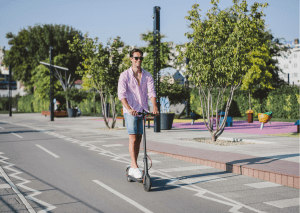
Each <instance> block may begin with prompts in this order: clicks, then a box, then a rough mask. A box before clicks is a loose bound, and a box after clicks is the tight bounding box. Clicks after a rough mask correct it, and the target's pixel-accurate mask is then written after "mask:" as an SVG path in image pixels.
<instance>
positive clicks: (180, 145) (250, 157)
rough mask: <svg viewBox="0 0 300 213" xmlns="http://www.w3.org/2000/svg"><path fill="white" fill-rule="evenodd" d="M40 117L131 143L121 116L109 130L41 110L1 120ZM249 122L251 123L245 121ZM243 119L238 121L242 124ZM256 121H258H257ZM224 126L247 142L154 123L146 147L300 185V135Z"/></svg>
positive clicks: (94, 122) (228, 135)
mask: <svg viewBox="0 0 300 213" xmlns="http://www.w3.org/2000/svg"><path fill="white" fill-rule="evenodd" d="M31 119H34V120H38V121H39V122H43V123H44V124H48V125H49V126H52V125H55V124H58V125H62V126H64V127H68V128H73V129H78V130H80V131H84V132H93V133H99V134H103V133H104V132H105V134H109V135H111V136H117V138H116V137H114V138H115V139H112V140H110V142H112V143H122V144H124V145H128V135H127V131H126V129H125V128H123V127H122V126H123V123H122V121H121V120H118V121H117V124H116V126H117V127H118V130H115V131H107V130H106V129H105V124H104V121H102V120H101V118H99V117H77V118H55V121H54V122H50V118H49V117H44V116H42V115H41V114H39V113H30V114H13V116H12V117H9V116H8V115H0V121H3V120H4V121H10V122H13V123H15V122H17V121H18V120H26V121H28V122H30V120H31ZM245 124H246V125H249V124H247V123H245ZM241 125H243V122H240V123H239V126H241ZM255 125H257V124H255ZM229 130H230V127H228V128H225V131H224V132H223V134H222V135H221V137H220V139H230V140H233V139H235V140H237V139H238V140H239V141H240V140H242V141H244V142H251V143H247V144H246V145H234V146H219V145H214V144H206V143H200V142H196V141H193V140H192V139H193V138H209V137H210V133H209V132H208V131H206V130H203V129H196V128H193V129H192V128H173V129H171V130H162V131H161V132H160V133H155V132H154V131H153V127H152V128H150V129H147V128H146V134H147V150H149V151H152V152H155V153H159V154H164V155H167V156H169V157H173V158H177V159H181V160H185V161H189V162H193V163H198V164H202V165H206V166H210V167H214V168H218V169H221V170H224V171H227V172H232V173H237V174H242V175H246V176H250V177H255V178H259V179H262V180H266V181H270V182H274V183H278V184H282V185H286V186H289V187H294V188H297V189H300V186H299V185H300V184H299V182H300V178H299V176H300V172H299V159H300V158H299V153H300V152H299V138H297V137H277V136H268V135H260V134H247V133H240V132H239V133H237V132H230V131H229Z"/></svg>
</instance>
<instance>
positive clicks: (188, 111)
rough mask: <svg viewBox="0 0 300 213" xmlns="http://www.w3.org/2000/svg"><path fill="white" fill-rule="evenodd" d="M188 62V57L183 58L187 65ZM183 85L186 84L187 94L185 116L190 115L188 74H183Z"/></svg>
mask: <svg viewBox="0 0 300 213" xmlns="http://www.w3.org/2000/svg"><path fill="white" fill-rule="evenodd" d="M189 62H190V59H189V58H186V59H185V63H186V65H188V64H189ZM185 85H186V89H187V91H188V93H189V94H188V96H187V100H186V117H189V116H190V85H189V75H186V76H185Z"/></svg>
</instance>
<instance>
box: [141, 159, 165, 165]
mask: <svg viewBox="0 0 300 213" xmlns="http://www.w3.org/2000/svg"><path fill="white" fill-rule="evenodd" d="M150 163H151V161H150V160H149V159H148V164H149V165H150ZM152 163H161V161H158V160H152ZM138 164H140V165H143V164H144V162H143V160H139V161H138Z"/></svg>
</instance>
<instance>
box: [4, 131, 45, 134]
mask: <svg viewBox="0 0 300 213" xmlns="http://www.w3.org/2000/svg"><path fill="white" fill-rule="evenodd" d="M27 132H47V131H39V130H24V131H22V130H19V131H9V132H0V134H11V133H27Z"/></svg>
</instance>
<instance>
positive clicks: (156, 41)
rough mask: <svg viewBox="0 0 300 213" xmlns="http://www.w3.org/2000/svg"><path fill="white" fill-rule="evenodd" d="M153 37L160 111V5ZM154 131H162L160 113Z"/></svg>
mask: <svg viewBox="0 0 300 213" xmlns="http://www.w3.org/2000/svg"><path fill="white" fill-rule="evenodd" d="M153 18H154V20H153V39H154V50H153V56H154V84H155V90H156V101H157V108H158V111H159V112H160V94H159V93H160V92H159V91H160V90H159V82H160V57H159V53H160V7H158V6H155V7H154V8H153ZM154 132H160V114H159V116H155V117H154Z"/></svg>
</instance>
